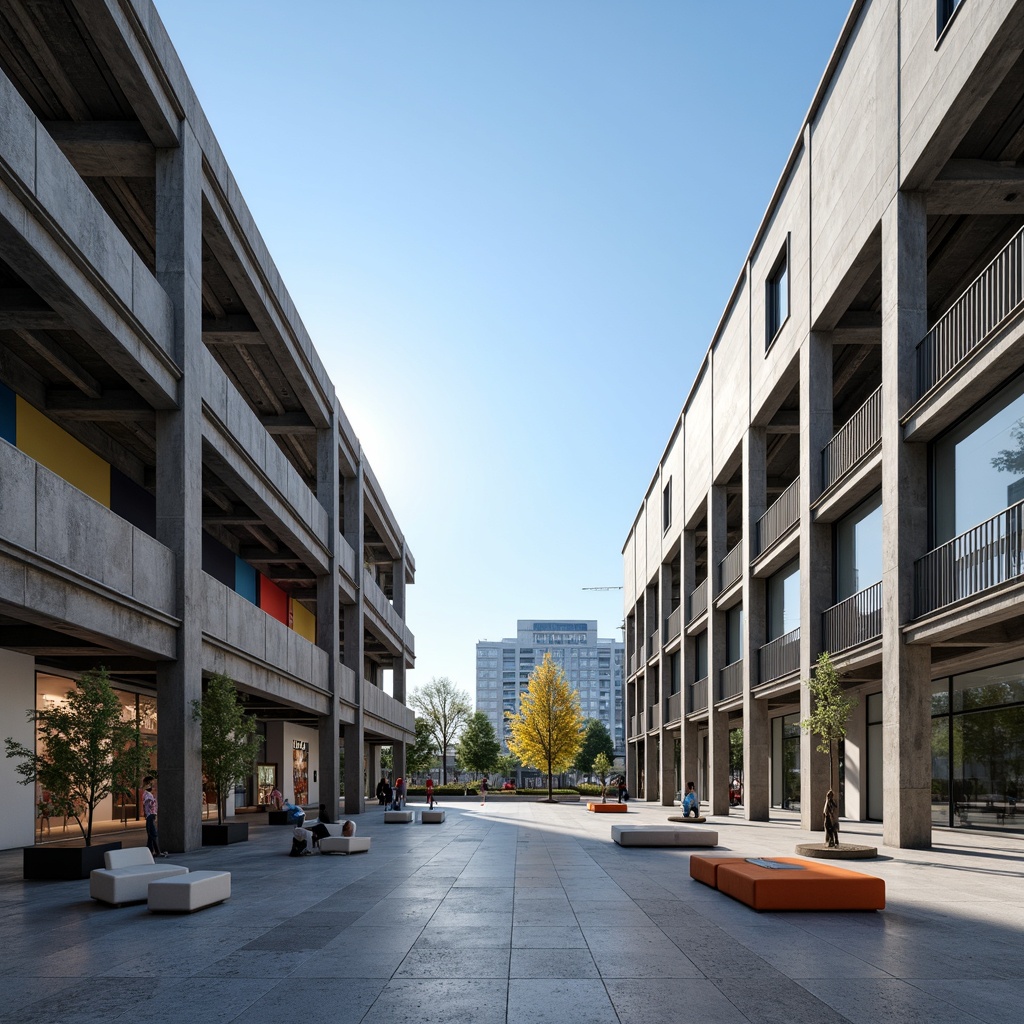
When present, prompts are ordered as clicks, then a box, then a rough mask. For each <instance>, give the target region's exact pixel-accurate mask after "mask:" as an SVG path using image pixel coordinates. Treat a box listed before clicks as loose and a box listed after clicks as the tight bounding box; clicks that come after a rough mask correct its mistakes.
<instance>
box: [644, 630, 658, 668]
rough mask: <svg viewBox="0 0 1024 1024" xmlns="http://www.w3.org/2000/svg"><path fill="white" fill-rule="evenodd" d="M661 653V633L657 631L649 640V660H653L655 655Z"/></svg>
mask: <svg viewBox="0 0 1024 1024" xmlns="http://www.w3.org/2000/svg"><path fill="white" fill-rule="evenodd" d="M660 651H661V632H660V631H659V630H657V629H656V630H655V631H654V632H653V633H652V634H651V635H650V636H649V637H648V638H647V660H648V661H650V659H651V658H653V657H654V656H655V654H657V653H659V652H660Z"/></svg>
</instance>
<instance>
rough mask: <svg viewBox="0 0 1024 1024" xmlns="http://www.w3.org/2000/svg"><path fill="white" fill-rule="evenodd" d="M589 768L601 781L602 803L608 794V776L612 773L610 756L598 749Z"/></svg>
mask: <svg viewBox="0 0 1024 1024" xmlns="http://www.w3.org/2000/svg"><path fill="white" fill-rule="evenodd" d="M590 770H591V771H592V772H593V773H594V774H595V775H596V776H597V777H598V780H599V781H600V783H601V802H602V803H604V802H605V800H606V799H607V796H608V793H607V788H606V787H607V786H608V776H609V775H611V773H612V762H611V758H610V757H608V755H607V754H606V753H605V752H604V751H603V750H601V751H598V754H597V757H595V758H594V761H593V763H592V764H591V766H590Z"/></svg>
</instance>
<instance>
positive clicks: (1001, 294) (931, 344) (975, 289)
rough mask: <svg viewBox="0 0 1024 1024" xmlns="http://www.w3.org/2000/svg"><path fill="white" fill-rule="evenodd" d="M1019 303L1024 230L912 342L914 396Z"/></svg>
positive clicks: (930, 385)
mask: <svg viewBox="0 0 1024 1024" xmlns="http://www.w3.org/2000/svg"><path fill="white" fill-rule="evenodd" d="M1022 302H1024V228H1021V230H1020V231H1018V232H1017V234H1015V235H1014V236H1013V238H1011V239H1010V241H1009V242H1007V243H1006V245H1005V246H1004V247H1003V248H1002V250H1001V251H1000V252H999V254H998V255H997V256H996V257H995V259H993V260H992V262H991V263H990V264H989V265H988V266H987V267H986V268H985V269H984V270H983V271H982V272H981V273H980V274H979V275H978V276H977V277H976V278H975V279H974V281H973V282H972V283H971V285H970V286H969V287H968V288H967V290H966V291H965V292H964V293H963V294H962V295H961V296H960V298H958V299H957V300H956V302H954V303H953V305H952V306H950V308H949V309H948V310H946V312H945V313H944V314H943V316H942V317H941V319H939V321H938V322H937V323H936V324H935V326H934V327H932V329H931V330H930V331H929V332H928V333H927V334H926V335H925V336H924V338H923V339H922V340H921V341H920V343H919V344H918V346H917V396H918V398H920V397H921V396H922V395H923V394H925V392H927V391H928V390H929V389H931V388H933V387H934V386H935V385H936V384H938V383H939V381H941V380H943V379H944V378H945V377H946V376H948V375H949V374H950V373H952V372H953V370H955V369H956V368H957V366H958V365H959V364H960V363H961V362H962V361H963V360H964V359H966V358H967V357H968V356H969V355H970V354H971V353H972V352H973V351H974V350H975V349H976V348H978V346H979V345H981V344H982V343H983V342H985V341H986V340H988V338H989V337H990V336H991V335H992V334H993V333H994V332H995V330H996V328H998V327H999V326H1000V325H1001V324H1002V323H1003V321H1004V320H1006V319H1007V318H1008V317H1009V316H1010V315H1011V314H1012V313H1014V312H1016V311H1017V309H1019V308H1020V305H1021V303H1022Z"/></svg>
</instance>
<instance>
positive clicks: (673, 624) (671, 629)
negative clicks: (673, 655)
mask: <svg viewBox="0 0 1024 1024" xmlns="http://www.w3.org/2000/svg"><path fill="white" fill-rule="evenodd" d="M682 626H683V609H682V606H680V607H678V608H673V609H672V611H670V612H669V613H668V618H667V619H666V620H665V642H666V643H668V642H669V641H670V640H675V638H676V637H677V636H679V634H680V633H681V632H682Z"/></svg>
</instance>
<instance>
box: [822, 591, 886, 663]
mask: <svg viewBox="0 0 1024 1024" xmlns="http://www.w3.org/2000/svg"><path fill="white" fill-rule="evenodd" d="M881 635H882V584H881V581H879V582H878V583H876V584H874V585H873V586H870V587H867V588H866V589H864V590H859V591H858V592H857V593H856V594H851V595H850V597H848V598H846V600H845V601H840V602H839V604H834V605H833V606H832V607H831V608H826V609H825V611H824V612H822V613H821V644H822V647H823V648H824V650H826V651H829V652H831V653H832V654H838V653H839V652H840V651H846V650H849V649H850V648H851V647H856V646H857V645H858V644H863V643H867V642H868V641H869V640H875V639H877V638H878V637H880V636H881Z"/></svg>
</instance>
